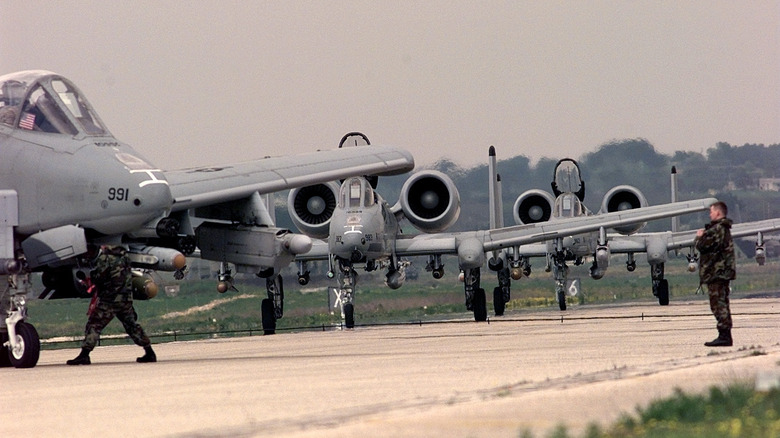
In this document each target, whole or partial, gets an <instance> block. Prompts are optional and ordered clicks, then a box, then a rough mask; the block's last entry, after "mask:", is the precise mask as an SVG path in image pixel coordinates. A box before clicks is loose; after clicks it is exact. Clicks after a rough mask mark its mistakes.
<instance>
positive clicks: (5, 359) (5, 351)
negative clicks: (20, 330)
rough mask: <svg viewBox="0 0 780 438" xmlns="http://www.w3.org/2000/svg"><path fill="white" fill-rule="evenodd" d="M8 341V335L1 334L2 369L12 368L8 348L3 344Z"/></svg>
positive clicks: (0, 362) (0, 361)
mask: <svg viewBox="0 0 780 438" xmlns="http://www.w3.org/2000/svg"><path fill="white" fill-rule="evenodd" d="M6 341H8V333H0V368H7V367H10V366H11V357H10V356H9V355H8V347H4V346H3V344H4V343H5V342H6Z"/></svg>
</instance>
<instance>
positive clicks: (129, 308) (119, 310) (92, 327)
mask: <svg viewBox="0 0 780 438" xmlns="http://www.w3.org/2000/svg"><path fill="white" fill-rule="evenodd" d="M114 316H116V318H117V319H118V320H119V322H121V323H122V325H123V326H124V327H125V331H126V332H127V334H128V335H130V338H132V339H133V342H135V343H136V345H140V346H141V347H146V346H148V345H151V341H149V337H148V336H146V333H144V329H142V328H141V326H140V325H138V322H136V321H137V320H138V315H137V314H136V313H135V309H133V302H132V301H115V302H109V303H104V302H103V301H98V304H97V307H95V310H94V311H93V312H92V314H91V315H89V319H87V327H86V329H85V330H84V342H82V343H81V347H82V348H86V349H88V350H90V351H92V349H93V348H95V346H96V345H97V343H98V341H99V340H100V333H101V332H102V331H103V329H104V328H106V326H107V325H108V323H109V322H111V320H112V319H114Z"/></svg>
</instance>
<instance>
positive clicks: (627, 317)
mask: <svg viewBox="0 0 780 438" xmlns="http://www.w3.org/2000/svg"><path fill="white" fill-rule="evenodd" d="M731 306H732V313H733V314H734V326H735V327H734V340H735V344H734V347H730V348H718V349H713V348H707V347H704V346H703V342H704V341H708V340H711V339H712V338H714V337H715V336H716V335H717V332H716V331H715V320H714V318H713V317H712V315H711V313H710V310H709V306H708V304H707V302H705V301H703V300H695V301H679V302H672V303H671V304H670V305H669V306H664V307H661V306H658V305H657V304H655V303H651V302H647V303H640V304H637V303H633V304H626V305H614V306H613V305H610V306H570V310H569V311H566V312H560V311H558V310H555V309H547V310H544V311H538V312H515V313H508V314H507V315H506V316H505V317H501V318H492V319H491V321H490V323H475V322H473V321H466V320H461V321H456V322H450V323H441V324H422V325H403V326H381V327H360V326H359V327H357V328H356V329H354V330H349V331H326V332H302V333H283V334H277V335H275V336H252V337H243V338H228V339H212V340H205V341H188V342H174V343H166V344H158V345H155V347H154V348H155V351H156V352H157V357H158V360H159V362H157V363H153V364H137V363H135V358H136V357H137V356H140V355H141V354H142V353H143V351H142V349H141V348H139V347H136V346H103V347H98V348H97V349H95V351H93V353H92V356H91V357H92V365H90V366H67V365H65V361H66V360H67V359H71V358H73V357H75V356H76V355H77V354H78V349H66V350H44V351H42V352H41V359H40V361H39V363H38V366H36V367H35V368H32V369H26V370H25V369H13V368H2V369H0V388H2V389H3V391H2V393H1V394H0V431H1V432H0V433H1V434H2V436H4V437H5V436H8V437H21V436H58V437H63V436H80V437H84V436H149V437H192V436H197V437H228V436H230V437H234V436H241V437H255V436H274V437H343V436H371V437H398V436H415V437H445V436H446V437H517V436H520V435H521V433H523V432H524V431H530V432H531V433H533V434H534V436H536V437H544V436H548V435H549V434H550V432H551V431H552V430H553V429H554V428H555V427H556V426H558V425H561V424H563V425H565V426H566V427H567V428H568V430H569V432H570V434H571V436H581V433H582V431H583V430H584V429H585V427H586V426H587V425H588V424H590V423H592V422H596V423H598V424H600V425H601V426H605V425H609V424H611V423H612V422H613V421H614V420H616V419H618V418H619V417H620V415H621V414H625V413H627V414H633V413H635V412H636V407H638V406H646V405H647V404H648V403H649V402H651V401H652V400H654V399H657V398H662V397H667V396H670V395H672V394H673V393H674V390H675V388H680V389H683V390H685V391H689V392H700V391H703V390H706V389H707V388H708V387H710V386H712V385H720V386H723V385H727V384H729V383H732V382H735V381H748V382H751V383H752V382H754V381H755V379H756V376H761V377H762V380H763V378H765V377H767V376H769V377H770V378H776V377H777V376H778V375H780V300H779V299H777V298H769V299H766V298H758V299H735V300H732V305H731ZM358 322H359V321H358ZM33 323H34V321H33ZM770 380H771V379H770Z"/></svg>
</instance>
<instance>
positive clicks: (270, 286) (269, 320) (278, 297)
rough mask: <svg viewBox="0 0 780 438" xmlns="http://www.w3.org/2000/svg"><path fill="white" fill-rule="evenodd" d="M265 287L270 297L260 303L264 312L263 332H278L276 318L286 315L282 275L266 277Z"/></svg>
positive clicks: (268, 333) (267, 333) (270, 333)
mask: <svg viewBox="0 0 780 438" xmlns="http://www.w3.org/2000/svg"><path fill="white" fill-rule="evenodd" d="M265 287H266V289H267V290H268V298H265V299H263V302H262V303H261V304H260V311H261V313H262V323H263V334H266V335H273V334H275V333H276V320H277V319H279V318H281V317H282V316H283V315H284V285H283V282H282V276H281V275H274V276H273V277H269V278H266V280H265Z"/></svg>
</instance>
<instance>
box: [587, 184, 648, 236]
mask: <svg viewBox="0 0 780 438" xmlns="http://www.w3.org/2000/svg"><path fill="white" fill-rule="evenodd" d="M642 207H647V199H646V198H645V196H644V195H643V194H642V192H640V191H639V189H637V188H636V187H633V186H628V185H622V186H617V187H613V188H612V189H611V190H610V191H608V192H607V193H606V194H605V195H604V198H603V199H602V201H601V210H600V211H599V212H600V213H612V212H616V211H624V210H633V209H635V208H642ZM645 224H646V222H643V223H639V224H633V225H624V226H622V227H616V228H615V231H617V232H618V233H620V234H626V235H627V234H633V233H636V232H637V231H639V230H641V229H642V228H644V226H645Z"/></svg>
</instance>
